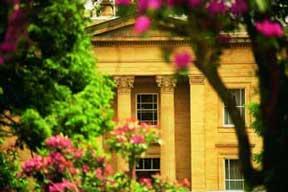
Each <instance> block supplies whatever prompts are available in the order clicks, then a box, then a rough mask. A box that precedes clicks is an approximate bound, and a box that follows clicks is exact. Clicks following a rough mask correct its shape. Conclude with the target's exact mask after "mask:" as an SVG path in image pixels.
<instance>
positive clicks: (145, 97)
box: [141, 94, 153, 103]
mask: <svg viewBox="0 0 288 192" xmlns="http://www.w3.org/2000/svg"><path fill="white" fill-rule="evenodd" d="M141 102H142V103H147V102H149V103H152V102H153V95H146V94H143V95H141Z"/></svg>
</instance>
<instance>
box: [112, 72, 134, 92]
mask: <svg viewBox="0 0 288 192" xmlns="http://www.w3.org/2000/svg"><path fill="white" fill-rule="evenodd" d="M114 81H115V83H116V86H117V88H118V91H119V92H129V91H130V89H131V88H133V84H134V76H115V77H114Z"/></svg>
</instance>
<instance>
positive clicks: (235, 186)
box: [230, 181, 243, 190]
mask: <svg viewBox="0 0 288 192" xmlns="http://www.w3.org/2000/svg"><path fill="white" fill-rule="evenodd" d="M241 189H243V182H242V181H230V190H241Z"/></svg>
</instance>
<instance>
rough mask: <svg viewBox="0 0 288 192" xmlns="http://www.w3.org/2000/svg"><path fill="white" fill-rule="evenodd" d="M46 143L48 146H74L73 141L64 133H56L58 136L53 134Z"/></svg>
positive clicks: (60, 147)
mask: <svg viewBox="0 0 288 192" xmlns="http://www.w3.org/2000/svg"><path fill="white" fill-rule="evenodd" d="M45 144H46V145H47V146H48V147H52V148H59V149H62V148H69V147H72V143H71V141H70V139H69V138H67V137H64V136H62V135H56V136H52V137H50V138H48V139H47V140H46V141H45Z"/></svg>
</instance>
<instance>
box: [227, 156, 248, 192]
mask: <svg viewBox="0 0 288 192" xmlns="http://www.w3.org/2000/svg"><path fill="white" fill-rule="evenodd" d="M225 188H226V190H242V189H244V179H243V176H242V174H241V172H240V162H239V160H231V159H226V160H225Z"/></svg>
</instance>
